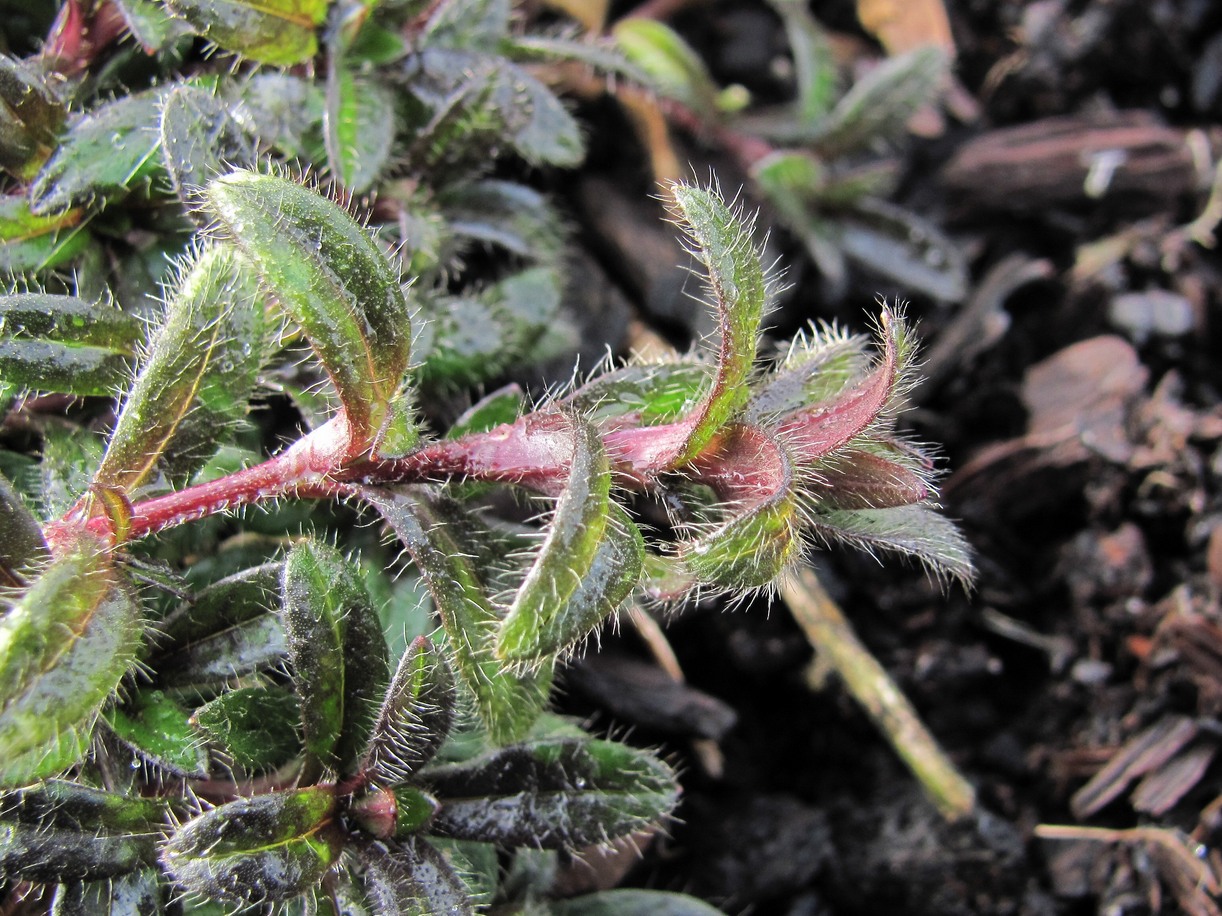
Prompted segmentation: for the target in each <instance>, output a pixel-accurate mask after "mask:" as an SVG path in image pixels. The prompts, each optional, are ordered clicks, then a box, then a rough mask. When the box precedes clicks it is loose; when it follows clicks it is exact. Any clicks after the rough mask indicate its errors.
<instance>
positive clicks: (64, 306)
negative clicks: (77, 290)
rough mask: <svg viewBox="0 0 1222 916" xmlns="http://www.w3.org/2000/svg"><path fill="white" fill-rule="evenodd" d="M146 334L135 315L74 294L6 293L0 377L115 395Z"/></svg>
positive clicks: (0, 322)
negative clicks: (85, 300) (89, 301)
mask: <svg viewBox="0 0 1222 916" xmlns="http://www.w3.org/2000/svg"><path fill="white" fill-rule="evenodd" d="M143 337H144V328H143V325H141V323H140V322H139V321H138V320H137V319H135V318H133V317H132V316H131V315H128V314H125V313H124V312H121V311H120V310H119V309H117V308H114V307H113V306H110V305H103V304H102V303H97V304H90V303H87V302H84V301H82V300H80V299H77V298H76V297H74V296H52V295H48V294H45V293H18V294H15V295H10V296H4V297H2V298H0V377H3V378H4V379H5V381H9V382H13V383H16V384H18V385H22V386H23V387H26V388H29V389H32V390H42V391H63V392H66V393H71V394H79V395H111V394H113V393H114V392H115V390H116V389H117V388H118V387H120V386H121V384H122V383H123V382H125V381H126V380H127V378H128V376H129V374H130V372H131V362H132V359H133V357H134V355H135V352H136V349H137V346H138V345H139V343H140V341H141V340H142V339H143Z"/></svg>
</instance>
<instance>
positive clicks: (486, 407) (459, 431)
mask: <svg viewBox="0 0 1222 916" xmlns="http://www.w3.org/2000/svg"><path fill="white" fill-rule="evenodd" d="M525 404H526V394H525V392H523V391H522V389H521V387H520V386H519V385H517V384H516V383H510V384H508V385H506V386H505V387H504V388H498V389H497V390H496V391H494V392H492V393H491V394H488V395H485V396H484V397H482V398H480V400H478V401H476V402H475V403H474V404H473V405H471V407H470V408H468V409H467V410H465V411H463V413H462V415H461V416H459V418H458V419H457V420H455V421H454V422H453V423H452V424H450V428H449V429H448V430H446V438H447V439H458V438H461V437H462V436H466V435H469V434H471V433H486V432H487V431H488V430H490V429H492V428H493V427H496V426H500V425H501V424H502V423H512V422H513V421H514V420H516V419H518V417H520V416H521V415H522V408H523V407H524V406H525Z"/></svg>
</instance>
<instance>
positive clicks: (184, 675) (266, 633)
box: [156, 613, 288, 696]
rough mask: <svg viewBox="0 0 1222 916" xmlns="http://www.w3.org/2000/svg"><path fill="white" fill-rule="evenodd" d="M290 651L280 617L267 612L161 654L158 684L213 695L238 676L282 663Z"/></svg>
mask: <svg viewBox="0 0 1222 916" xmlns="http://www.w3.org/2000/svg"><path fill="white" fill-rule="evenodd" d="M287 654H288V646H287V641H286V639H285V636H284V626H283V625H282V624H281V622H280V618H279V617H277V616H276V615H274V614H266V613H265V614H261V615H259V616H257V617H253V618H249V619H247V620H244V621H242V622H241V623H236V624H233V625H232V626H228V627H226V628H224V629H221V630H217V631H216V632H214V633H212V634H210V635H208V636H205V637H201V638H199V639H196V640H193V641H192V642H189V643H187V644H186V645H184V646H181V647H180V648H177V649H175V650H173V651H170V652H167V653H165V654H164V655H162V656H160V657H158V658H157V660H156V670H157V674H158V683H159V684H160V685H161V686H162V687H164V688H165V689H167V690H171V689H172V690H173V692H175V693H176V694H196V693H198V694H203V695H207V696H214V695H216V694H217V693H220V692H221V690H222V689H224V687H225V686H226V685H228V684H229V683H230V682H231V681H232V680H233V679H234V678H235V677H241V676H242V675H245V674H251V673H253V672H256V671H265V670H267V669H269V668H274V667H276V666H277V665H280V664H281V663H282V662H283V661H284V659H285V657H286V656H287Z"/></svg>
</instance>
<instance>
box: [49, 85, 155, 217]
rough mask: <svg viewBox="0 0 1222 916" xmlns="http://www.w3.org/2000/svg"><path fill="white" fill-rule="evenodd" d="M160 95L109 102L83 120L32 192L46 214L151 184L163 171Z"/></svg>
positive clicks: (149, 93) (151, 93)
mask: <svg viewBox="0 0 1222 916" xmlns="http://www.w3.org/2000/svg"><path fill="white" fill-rule="evenodd" d="M161 99H162V91H161V90H157V89H154V90H149V91H146V92H141V93H138V94H136V95H129V96H125V97H123V98H119V99H115V100H114V101H113V102H105V103H103V104H102V105H100V106H98V107H97V108H95V109H93V110H92V111H90V112H88V113H87V114H85V115H82V116H81V117H79V118H78V119H77V120H76V121H75V122H73V124H72V125H71V126H70V127H69V128H68V131H67V133H65V134H64V136H63V138H62V139H61V140H60V144H59V147H58V148H57V149H56V150H55V154H54V155H53V156H52V157H51V158H50V159H49V160H48V161H47V163H46V165H44V166H43V167H42V169H41V170H40V171H39V173H38V175H37V177H36V178H35V179H34V184H33V185H32V186H31V188H30V210H31V212H33V213H35V214H38V215H43V214H48V213H58V212H60V211H62V210H67V209H68V208H69V207H81V206H92V205H94V204H95V203H96V202H97V201H98V200H105V199H107V198H111V197H117V196H119V195H120V194H123V193H126V192H127V191H130V190H131V189H132V188H134V187H136V186H137V185H139V184H141V183H143V182H147V181H148V180H149V179H150V178H151V177H152V176H153V175H154V174H155V173H156V170H157V168H158V167H159V166H160V160H159V159H158V157H157V150H158V147H159V145H160V142H161V140H160V136H159V134H158V130H157V127H158V125H159V124H160V123H161Z"/></svg>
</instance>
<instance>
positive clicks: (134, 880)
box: [51, 867, 167, 916]
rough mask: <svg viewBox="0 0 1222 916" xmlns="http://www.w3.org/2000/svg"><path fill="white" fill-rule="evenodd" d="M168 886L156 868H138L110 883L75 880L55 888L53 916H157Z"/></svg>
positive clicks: (160, 910)
mask: <svg viewBox="0 0 1222 916" xmlns="http://www.w3.org/2000/svg"><path fill="white" fill-rule="evenodd" d="M166 891H167V889H166V887H165V885H164V884H163V883H162V881H161V876H160V875H159V874H158V873H157V870H156V869H155V868H143V867H142V868H137V869H136V870H135V871H130V872H128V873H127V874H123V875H118V876H116V877H114V878H111V879H110V880H108V881H75V882H72V883H71V884H61V885H60V886H59V887H57V888H56V889H55V896H54V898H53V899H52V901H51V916H157V914H160V913H161V912H163V909H162V908H163V906H164V904H165V898H166V896H167V894H166Z"/></svg>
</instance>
